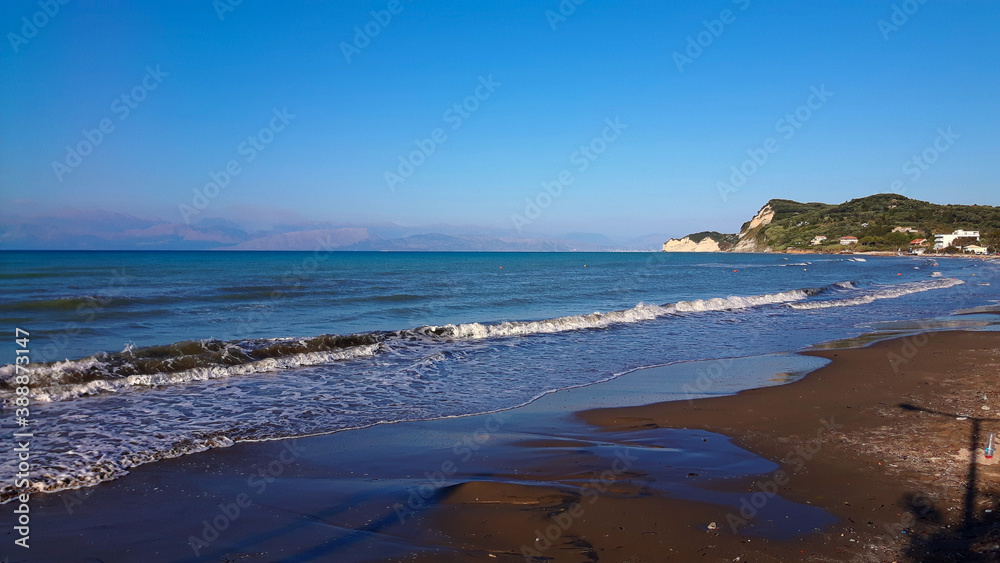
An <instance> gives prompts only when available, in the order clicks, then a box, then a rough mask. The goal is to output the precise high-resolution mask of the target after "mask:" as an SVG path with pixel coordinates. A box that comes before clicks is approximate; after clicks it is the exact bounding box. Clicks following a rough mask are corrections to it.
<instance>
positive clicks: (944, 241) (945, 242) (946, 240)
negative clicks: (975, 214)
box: [934, 230, 979, 250]
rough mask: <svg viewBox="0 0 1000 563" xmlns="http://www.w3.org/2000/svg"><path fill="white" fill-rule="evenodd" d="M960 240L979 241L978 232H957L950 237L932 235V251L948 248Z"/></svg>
mask: <svg viewBox="0 0 1000 563" xmlns="http://www.w3.org/2000/svg"><path fill="white" fill-rule="evenodd" d="M960 238H974V239H976V241H979V231H963V230H958V231H955V232H953V233H951V234H950V235H934V250H940V249H942V248H948V247H949V246H952V245H953V243H954V242H955V241H956V240H957V239H960Z"/></svg>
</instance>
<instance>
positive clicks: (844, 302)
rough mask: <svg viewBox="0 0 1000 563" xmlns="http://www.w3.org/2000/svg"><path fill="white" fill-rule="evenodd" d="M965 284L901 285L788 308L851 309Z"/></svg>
mask: <svg viewBox="0 0 1000 563" xmlns="http://www.w3.org/2000/svg"><path fill="white" fill-rule="evenodd" d="M963 283H965V282H963V281H962V280H959V279H955V278H949V279H940V280H931V281H920V282H910V283H902V284H899V285H893V286H887V287H883V288H880V289H876V290H874V291H872V292H871V293H867V294H864V295H858V296H854V297H848V298H845V299H829V300H826V301H810V302H808V303H790V304H789V307H792V308H794V309H802V310H814V309H829V308H831V307H853V306H856V305H867V304H868V303H873V302H875V301H877V300H879V299H895V298H897V297H902V296H904V295H910V294H913V293H920V292H922V291H931V290H934V289H946V288H949V287H954V286H956V285H961V284H963Z"/></svg>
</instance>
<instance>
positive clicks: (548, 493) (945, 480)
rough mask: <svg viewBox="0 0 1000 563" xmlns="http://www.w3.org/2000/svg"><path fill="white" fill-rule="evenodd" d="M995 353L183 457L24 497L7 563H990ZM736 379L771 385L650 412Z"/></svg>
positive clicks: (877, 354) (795, 368)
mask: <svg viewBox="0 0 1000 563" xmlns="http://www.w3.org/2000/svg"><path fill="white" fill-rule="evenodd" d="M998 348H1000V334H998V333H996V332H937V333H928V334H925V335H917V336H911V337H907V338H902V339H900V338H897V339H894V340H885V341H880V342H876V343H874V344H871V345H869V346H867V347H864V348H857V349H849V350H845V349H834V350H819V351H814V352H807V353H805V354H804V356H800V355H774V356H770V357H760V358H748V359H739V360H732V361H730V360H722V361H714V362H691V363H686V364H675V365H671V366H665V367H661V368H651V369H646V370H639V371H637V372H633V373H630V374H627V375H625V376H622V377H620V378H618V379H615V380H612V381H610V382H606V383H602V384H597V385H592V386H589V387H584V388H579V389H573V390H567V391H562V392H559V393H555V394H550V395H547V396H546V397H543V398H542V399H540V400H538V401H536V402H535V403H532V404H531V405H528V406H526V407H522V408H520V409H515V410H512V411H506V412H502V413H495V414H486V415H479V416H473V417H465V418H455V419H444V420H435V421H425V422H408V423H399V424H386V425H378V426H375V427H371V428H367V429H362V430H355V431H348V432H340V433H336V434H331V435H323V436H315V437H309V438H301V439H296V440H284V441H275V442H260V443H246V444H239V445H236V446H233V447H230V448H223V449H217V450H212V451H209V452H205V453H202V454H197V455H189V456H183V457H180V458H176V459H171V460H166V461H163V462H159V463H155V464H150V465H145V466H141V467H138V468H136V469H135V470H134V471H133V472H132V473H131V474H130V475H127V476H125V477H123V478H120V479H118V480H115V481H113V482H109V483H105V484H102V485H100V486H99V487H96V488H90V489H81V490H77V491H66V492H62V493H57V494H51V495H38V496H35V497H33V498H32V508H31V510H32V514H33V522H34V527H33V534H32V548H31V557H30V558H29V559H24V560H28V561H56V560H86V561H126V560H144V561H188V560H191V561H194V560H205V561H276V560H282V561H382V560H392V561H480V560H497V561H523V560H525V559H526V557H527V559H528V560H533V559H534V560H538V561H662V560H677V561H692V560H704V561H736V560H738V561H800V560H814V561H826V560H857V561H905V560H915V561H933V560H942V561H970V560H972V561H975V560H984V561H992V560H997V558H1000V546H998V543H1000V517H998V515H997V510H998V509H1000V506H997V505H998V504H1000V501H998V499H1000V486H998V484H997V483H998V480H1000V467H998V466H997V459H996V458H994V459H992V460H985V459H984V458H983V454H982V444H983V440H984V438H985V435H986V433H987V432H990V431H998V430H1000V413H998V412H997V410H998V408H1000V404H998V403H1000V402H998V401H997V393H998V392H1000V386H998V385H997V367H998V365H1000V353H998ZM823 359H829V360H832V362H831V363H829V364H828V365H825V366H824V367H819V369H815V368H816V367H818V366H820V365H823V364H824V363H825V361H824V360H823ZM813 369H815V371H812V373H810V374H809V375H807V376H805V377H804V378H803V377H802V373H803V372H804V371H808V370H813ZM740 370H751V371H756V372H757V374H758V376H760V375H761V374H763V375H764V376H766V378H767V379H768V380H769V383H768V384H770V385H772V386H770V387H766V388H760V389H754V390H749V391H744V392H740V393H738V394H736V395H726V396H715V397H710V398H703V399H697V400H674V401H672V402H664V401H668V400H670V399H676V398H678V397H681V396H682V394H678V392H677V389H678V388H685V387H684V386H685V385H686V386H687V387H686V388H685V389H688V390H692V389H694V390H697V391H699V392H702V393H704V394H708V395H711V394H719V393H724V392H726V388H727V385H728V384H727V374H730V375H731V374H733V373H738V372H740ZM699 378H700V379H699ZM785 381H792V382H791V383H787V384H781V385H779V384H780V383H783V382H785ZM663 389H672V390H673V391H670V392H663V391H662V390H663ZM593 407H600V408H593ZM984 407H986V408H984ZM95 414H96V413H95ZM970 450H972V451H973V456H971V458H970V455H969V452H970ZM970 459H971V460H972V462H971V463H970ZM970 480H971V486H970ZM713 523H714V524H713ZM7 530H9V527H8V528H7ZM4 533H6V534H7V535H8V536H11V534H12V532H10V531H6V530H5V532H4ZM8 539H9V540H12V538H11V537H8ZM12 560H21V559H12Z"/></svg>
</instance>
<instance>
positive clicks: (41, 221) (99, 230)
mask: <svg viewBox="0 0 1000 563" xmlns="http://www.w3.org/2000/svg"><path fill="white" fill-rule="evenodd" d="M664 238H665V237H664V235H660V234H656V235H648V236H645V237H641V238H637V239H632V240H627V241H622V242H616V241H613V240H611V239H609V238H607V237H605V236H604V235H601V234H595V233H569V234H565V235H560V236H534V237H531V236H520V235H517V234H516V233H514V232H513V231H511V232H510V233H507V232H503V231H500V230H491V229H485V228H480V227H471V226H470V227H462V226H454V225H432V226H428V227H406V226H401V225H396V224H383V225H368V226H353V225H331V224H327V223H308V224H299V225H280V226H275V227H273V228H270V229H268V230H252V229H244V228H243V227H241V226H240V225H239V224H237V223H235V222H232V221H228V220H225V219H203V220H201V221H199V222H196V223H192V224H190V225H186V224H179V223H170V222H167V221H163V220H160V219H156V218H152V219H146V218H140V217H136V216H133V215H129V214H127V213H116V212H110V211H87V210H75V209H71V210H62V211H59V212H57V213H54V214H51V215H46V216H37V217H17V218H12V219H4V220H3V222H2V223H0V250H317V249H324V250H384V251H512V252H515V251H536V252H538V251H540V252H545V251H558V252H569V251H615V250H647V251H651V250H658V249H659V246H660V244H661V242H662V241H663V239H664Z"/></svg>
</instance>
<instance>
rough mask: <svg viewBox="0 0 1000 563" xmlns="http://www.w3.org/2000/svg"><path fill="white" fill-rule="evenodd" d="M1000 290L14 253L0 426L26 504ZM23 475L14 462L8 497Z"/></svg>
mask: <svg viewBox="0 0 1000 563" xmlns="http://www.w3.org/2000/svg"><path fill="white" fill-rule="evenodd" d="M998 278H1000V261H997V260H978V259H971V258H943V257H942V258H935V257H931V256H922V257H915V256H900V257H875V256H858V255H849V254H845V255H786V254H729V253H717V254H686V253H659V252H651V253H643V252H622V253H479V252H470V253H456V252H449V253H434V252H419V253H416V252H415V253H390V252H327V251H317V252H0V288H2V291H0V316H2V325H3V327H4V331H5V333H6V334H7V338H6V339H5V340H4V341H2V342H0V364H2V367H0V399H2V401H3V408H2V412H0V433H2V434H3V435H4V439H5V440H6V442H5V443H8V444H11V443H13V440H14V438H13V434H14V433H23V432H25V431H26V430H27V431H29V432H30V433H31V435H32V438H31V455H32V467H31V473H32V475H31V477H32V484H31V487H32V489H31V490H32V492H51V491H57V490H62V489H71V488H79V487H86V486H92V485H96V484H98V483H101V482H103V481H108V480H111V479H115V478H118V477H120V476H122V475H125V474H127V473H128V472H129V471H130V469H132V468H134V467H137V466H139V465H142V464H146V463H155V462H156V461H158V460H162V459H166V458H172V457H177V456H183V455H188V454H193V453H196V452H201V451H204V450H207V449H210V448H224V447H228V446H231V445H233V444H235V443H239V442H246V441H259V440H274V439H281V438H290V437H301V436H309V435H317V434H324V433H331V432H338V431H347V430H350V429H356V428H363V427H368V426H371V425H376V424H385V423H394V422H400V421H408V420H430V419H438V418H446V417H458V416H466V415H472V414H480V413H487V412H494V411H499V410H503V409H510V408H514V407H517V406H520V405H525V404H527V403H530V402H532V401H533V400H535V399H537V398H539V397H541V396H543V395H545V394H548V393H552V392H555V391H558V390H563V389H568V388H573V387H579V386H584V385H590V384H594V383H597V382H603V381H607V380H610V379H613V378H616V377H618V376H620V375H622V374H625V373H628V372H631V371H633V370H636V369H638V368H642V367H647V366H658V365H665V364H670V363H673V362H681V361H689V360H705V359H716V358H719V359H721V358H734V357H746V356H757V355H763V354H773V353H782V352H794V351H797V350H802V349H804V348H807V347H810V346H814V345H818V344H820V343H825V342H831V341H837V340H842V339H851V338H856V337H859V336H861V335H865V334H870V333H878V334H883V335H889V334H902V333H906V332H913V331H918V330H927V329H946V328H966V329H995V328H996V324H997V321H998V320H1000V315H996V314H995V312H996V311H997V310H1000V309H998V302H1000V301H998V300H1000V291H998V290H1000V286H998V283H1000V279H998ZM18 329H19V330H18ZM18 334H19V335H21V336H20V337H21V338H25V337H26V338H27V339H28V342H27V344H28V347H27V349H29V350H30V353H28V354H21V355H26V356H27V357H28V358H29V359H30V364H28V365H29V373H30V386H29V389H30V392H29V394H28V395H27V397H28V400H27V403H28V407H27V408H29V411H30V415H29V417H28V418H27V419H26V420H24V421H18V416H19V415H17V414H16V413H17V411H16V410H15V409H16V408H18V405H17V398H18V397H19V395H17V391H16V387H17V384H16V383H15V381H14V377H15V374H16V371H17V370H16V368H15V362H16V361H18V360H17V359H16V358H17V356H18V352H17V350H18V348H19V347H20V344H19V343H18V342H17V338H18ZM25 334H26V335H27V336H25ZM23 343H24V342H23V341H22V344H23ZM21 361H24V360H21ZM759 385H760V382H759V380H758V379H754V378H752V377H747V378H746V379H741V380H740V381H737V382H736V388H747V387H754V386H759ZM681 388H682V389H686V391H684V392H685V393H687V394H688V396H694V395H697V396H702V395H711V394H713V393H721V392H732V391H733V387H732V386H729V387H726V388H725V389H704V390H700V389H694V390H692V389H691V388H690V387H681ZM696 391H698V392H696ZM701 391H704V392H701ZM678 396H681V395H678ZM21 402H22V403H24V402H25V401H23V400H22V401H21ZM19 424H25V426H20V425H19ZM16 464H17V461H16V458H15V456H2V457H0V500H4V501H6V500H10V499H11V498H12V497H13V495H14V494H15V492H16V491H15V489H14V483H15V478H14V476H15V473H16V472H17V470H18V468H17V465H16Z"/></svg>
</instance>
